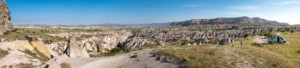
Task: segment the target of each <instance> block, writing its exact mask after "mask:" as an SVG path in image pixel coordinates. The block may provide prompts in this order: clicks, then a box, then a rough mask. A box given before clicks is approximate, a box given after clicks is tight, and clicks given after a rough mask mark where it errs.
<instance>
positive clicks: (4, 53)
mask: <svg viewBox="0 0 300 68" xmlns="http://www.w3.org/2000/svg"><path fill="white" fill-rule="evenodd" d="M8 54H9V53H8V51H5V50H2V49H0V59H1V58H3V57H5V56H6V55H8Z"/></svg>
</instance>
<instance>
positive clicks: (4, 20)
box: [0, 2, 13, 35]
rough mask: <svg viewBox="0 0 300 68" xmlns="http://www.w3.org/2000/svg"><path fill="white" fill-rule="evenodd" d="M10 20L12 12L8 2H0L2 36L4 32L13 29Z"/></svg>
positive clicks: (0, 31) (0, 33)
mask: <svg viewBox="0 0 300 68" xmlns="http://www.w3.org/2000/svg"><path fill="white" fill-rule="evenodd" d="M10 20H11V17H10V11H9V9H8V7H7V4H6V2H0V35H3V33H4V32H6V31H10V30H12V29H13V27H12V24H11V21H10Z"/></svg>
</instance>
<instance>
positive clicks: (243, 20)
mask: <svg viewBox="0 0 300 68" xmlns="http://www.w3.org/2000/svg"><path fill="white" fill-rule="evenodd" d="M200 24H247V25H288V24H286V23H280V22H276V21H269V20H266V19H262V18H258V17H256V18H250V17H236V18H215V19H192V20H186V21H181V22H173V23H171V25H182V26H189V25H200Z"/></svg>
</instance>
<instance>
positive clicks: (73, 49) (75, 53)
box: [64, 37, 90, 58]
mask: <svg viewBox="0 0 300 68" xmlns="http://www.w3.org/2000/svg"><path fill="white" fill-rule="evenodd" d="M64 53H65V54H67V55H68V56H69V57H71V58H76V57H90V56H89V54H88V53H87V52H86V51H85V50H83V49H81V48H80V47H79V45H78V43H77V40H76V38H75V37H71V38H70V41H69V45H68V47H67V49H66V50H65V52H64Z"/></svg>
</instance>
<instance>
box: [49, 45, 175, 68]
mask: <svg viewBox="0 0 300 68" xmlns="http://www.w3.org/2000/svg"><path fill="white" fill-rule="evenodd" d="M153 53H154V49H144V50H139V51H134V52H130V53H126V54H120V55H116V56H110V57H101V58H93V59H91V58H74V59H70V58H63V57H61V58H58V59H56V61H58V62H60V63H70V65H71V67H72V68H177V67H178V66H177V65H175V64H172V63H165V62H161V61H158V60H156V59H157V57H155V56H153ZM50 66H51V64H50Z"/></svg>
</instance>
